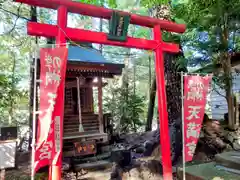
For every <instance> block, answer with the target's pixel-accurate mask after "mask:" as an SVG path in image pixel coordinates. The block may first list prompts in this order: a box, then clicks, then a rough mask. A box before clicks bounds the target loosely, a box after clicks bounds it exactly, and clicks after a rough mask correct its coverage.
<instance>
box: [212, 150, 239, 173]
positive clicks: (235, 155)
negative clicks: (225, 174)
mask: <svg viewBox="0 0 240 180" xmlns="http://www.w3.org/2000/svg"><path fill="white" fill-rule="evenodd" d="M215 157H216V164H218V165H220V166H224V167H227V168H232V169H236V170H240V152H237V151H230V152H225V153H221V154H218V155H216V156H215Z"/></svg>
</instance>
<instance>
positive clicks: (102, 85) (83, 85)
mask: <svg viewBox="0 0 240 180" xmlns="http://www.w3.org/2000/svg"><path fill="white" fill-rule="evenodd" d="M65 84H66V85H65V86H66V87H67V88H72V87H77V84H76V82H74V81H73V82H67V81H66V82H65ZM107 84H108V83H99V82H92V83H87V84H81V83H80V87H81V88H82V87H83V88H88V87H105V86H106V85H107Z"/></svg>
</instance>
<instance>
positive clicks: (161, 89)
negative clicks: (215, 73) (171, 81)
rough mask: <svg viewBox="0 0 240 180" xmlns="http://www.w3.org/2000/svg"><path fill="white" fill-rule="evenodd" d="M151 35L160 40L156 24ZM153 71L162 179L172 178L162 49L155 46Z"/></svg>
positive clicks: (159, 31)
mask: <svg viewBox="0 0 240 180" xmlns="http://www.w3.org/2000/svg"><path fill="white" fill-rule="evenodd" d="M153 35H154V39H155V40H156V41H158V42H159V43H160V42H161V41H162V37H161V30H160V27H159V26H158V25H157V26H156V27H154V29H153ZM155 72H156V83H157V97H158V112H159V121H160V123H159V124H160V132H161V135H160V144H161V153H162V165H163V179H164V180H172V161H171V153H170V152H171V149H170V136H169V128H168V112H167V97H166V89H165V79H164V58H163V50H162V49H161V48H157V49H156V50H155Z"/></svg>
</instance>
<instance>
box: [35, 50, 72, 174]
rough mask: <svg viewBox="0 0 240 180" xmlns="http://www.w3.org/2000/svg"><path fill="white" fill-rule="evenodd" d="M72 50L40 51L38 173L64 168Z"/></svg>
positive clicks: (36, 160) (36, 166)
mask: <svg viewBox="0 0 240 180" xmlns="http://www.w3.org/2000/svg"><path fill="white" fill-rule="evenodd" d="M67 56H68V50H67V48H66V47H59V48H43V49H41V50H40V65H41V68H40V80H41V84H40V105H39V117H38V121H37V123H38V128H37V138H36V146H35V163H34V171H35V172H36V171H38V170H39V168H41V167H44V166H47V165H57V166H61V165H62V159H61V157H62V156H61V155H62V137H63V132H62V130H63V115H64V114H63V112H64V87H65V74H66V66H67Z"/></svg>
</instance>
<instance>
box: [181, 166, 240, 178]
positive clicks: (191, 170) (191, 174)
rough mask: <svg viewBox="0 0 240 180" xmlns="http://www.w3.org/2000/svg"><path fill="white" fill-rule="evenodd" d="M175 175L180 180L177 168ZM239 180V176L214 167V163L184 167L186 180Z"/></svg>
mask: <svg viewBox="0 0 240 180" xmlns="http://www.w3.org/2000/svg"><path fill="white" fill-rule="evenodd" d="M177 175H178V177H179V179H180V180H182V179H183V178H182V168H178V170H177ZM214 178H218V180H240V175H239V174H234V173H230V172H228V171H225V170H223V169H220V168H218V167H217V166H216V163H215V162H211V163H205V164H197V165H189V166H187V167H186V180H215V179H214Z"/></svg>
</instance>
